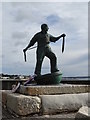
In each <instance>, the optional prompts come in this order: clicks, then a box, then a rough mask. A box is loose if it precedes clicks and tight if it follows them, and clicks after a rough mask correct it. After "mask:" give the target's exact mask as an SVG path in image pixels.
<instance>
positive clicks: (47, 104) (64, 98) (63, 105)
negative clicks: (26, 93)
mask: <svg viewBox="0 0 90 120" xmlns="http://www.w3.org/2000/svg"><path fill="white" fill-rule="evenodd" d="M88 95H90V93H81V94H63V95H40V97H41V99H42V111H43V114H55V113H62V112H73V111H78V110H79V108H80V107H81V106H83V105H87V104H88Z"/></svg>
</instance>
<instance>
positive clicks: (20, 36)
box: [12, 31, 27, 39]
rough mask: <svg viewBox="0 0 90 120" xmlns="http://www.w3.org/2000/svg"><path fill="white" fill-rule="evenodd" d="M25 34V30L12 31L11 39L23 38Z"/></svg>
mask: <svg viewBox="0 0 90 120" xmlns="http://www.w3.org/2000/svg"><path fill="white" fill-rule="evenodd" d="M26 36H27V33H25V32H20V31H18V32H14V33H13V34H12V38H13V39H25V38H26Z"/></svg>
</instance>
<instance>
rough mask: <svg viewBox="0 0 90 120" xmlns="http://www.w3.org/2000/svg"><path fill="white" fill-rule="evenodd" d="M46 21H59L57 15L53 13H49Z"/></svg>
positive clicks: (51, 22)
mask: <svg viewBox="0 0 90 120" xmlns="http://www.w3.org/2000/svg"><path fill="white" fill-rule="evenodd" d="M46 19H47V22H48V23H49V24H51V25H54V24H56V23H58V22H59V19H60V18H59V16H58V15H56V14H55V15H54V14H52V15H49V16H47V18H46Z"/></svg>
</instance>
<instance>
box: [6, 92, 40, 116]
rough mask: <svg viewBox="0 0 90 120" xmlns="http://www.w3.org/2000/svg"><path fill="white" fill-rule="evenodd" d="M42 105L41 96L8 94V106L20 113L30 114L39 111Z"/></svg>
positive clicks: (9, 108)
mask: <svg viewBox="0 0 90 120" xmlns="http://www.w3.org/2000/svg"><path fill="white" fill-rule="evenodd" d="M40 107H41V99H40V98H39V97H37V96H36V97H33V96H25V95H21V94H17V93H14V94H8V95H7V108H8V110H10V111H13V112H14V113H16V114H18V115H23V116H24V115H29V114H32V113H39V111H40Z"/></svg>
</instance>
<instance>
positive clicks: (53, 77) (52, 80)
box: [35, 71, 62, 85]
mask: <svg viewBox="0 0 90 120" xmlns="http://www.w3.org/2000/svg"><path fill="white" fill-rule="evenodd" d="M61 79H62V73H61V72H60V71H58V72H54V73H49V74H44V75H41V76H38V77H35V81H36V83H37V84H38V85H53V84H59V83H60V82H61Z"/></svg>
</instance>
